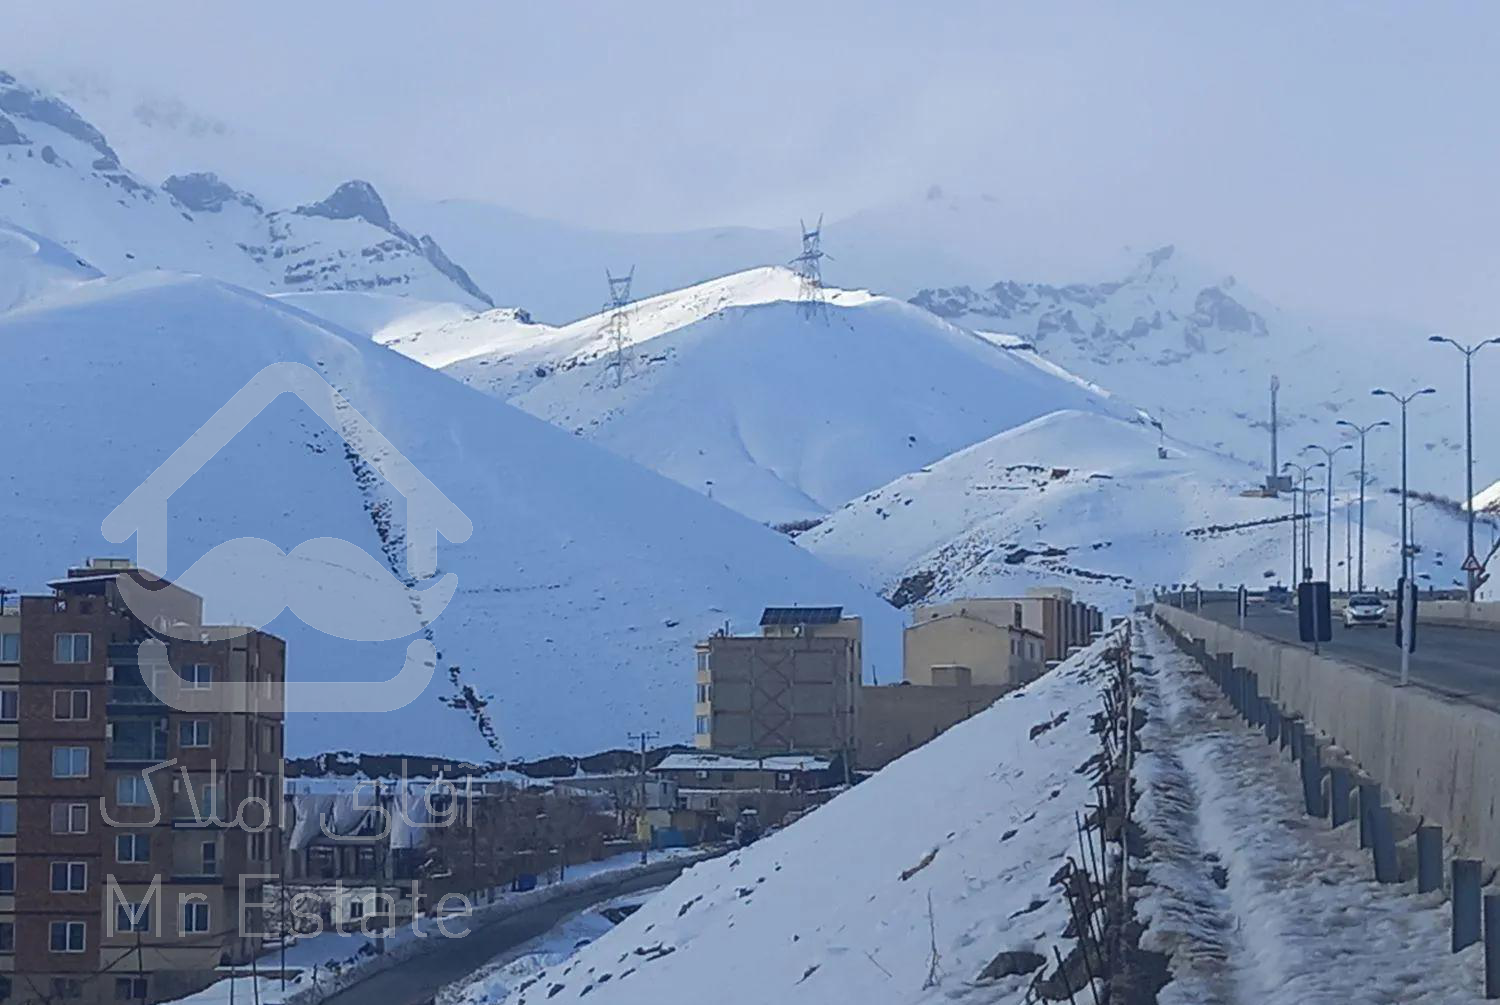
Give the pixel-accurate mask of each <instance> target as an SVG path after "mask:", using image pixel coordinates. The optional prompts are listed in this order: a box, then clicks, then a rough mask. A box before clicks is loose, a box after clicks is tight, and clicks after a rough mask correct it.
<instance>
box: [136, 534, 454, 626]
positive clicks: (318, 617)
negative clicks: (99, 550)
mask: <svg viewBox="0 0 1500 1005" xmlns="http://www.w3.org/2000/svg"><path fill="white" fill-rule="evenodd" d="M173 581H174V583H175V584H176V585H177V586H179V587H181V588H182V589H184V590H187V591H189V592H190V593H195V594H197V595H198V596H200V597H202V598H203V599H204V602H205V604H206V605H208V606H209V607H210V608H211V609H212V610H213V611H214V613H215V619H216V620H229V621H231V622H233V623H234V624H236V625H239V626H243V627H244V628H251V629H259V628H264V627H265V626H266V625H269V624H270V623H271V622H272V621H274V620H276V618H277V617H279V616H280V615H281V612H282V611H283V610H290V611H291V612H292V613H293V614H294V615H296V616H297V617H298V618H300V619H301V620H302V621H303V622H304V623H305V624H307V625H308V626H309V627H311V628H315V629H317V630H318V631H320V632H323V633H324V634H326V635H332V636H335V637H337V638H342V639H348V640H350V641H353V642H384V641H388V640H390V639H399V638H404V637H405V636H408V635H411V634H413V633H415V632H418V631H421V630H422V629H423V628H425V627H426V626H427V625H428V623H430V622H431V621H432V620H433V619H435V618H436V617H437V616H438V615H439V614H441V613H442V612H443V610H444V609H446V608H447V606H448V603H449V602H450V601H451V600H452V599H453V595H454V593H455V592H456V591H457V589H458V577H457V576H455V575H453V574H452V573H447V574H445V575H443V576H442V577H441V578H440V579H438V581H437V582H436V583H434V584H433V585H432V586H430V587H428V588H427V589H426V590H421V591H417V590H411V589H409V588H408V587H407V586H406V585H405V584H403V583H402V582H401V581H400V580H398V579H396V578H395V577H394V576H392V575H391V573H390V572H389V571H388V570H387V569H386V567H385V566H383V565H381V563H380V562H378V561H377V560H376V559H374V558H372V557H371V556H370V555H369V554H368V553H367V552H365V551H363V550H362V549H360V548H358V547H356V546H354V545H352V544H350V543H349V542H348V541H342V540H339V539H338V538H332V537H318V538H313V539H312V540H310V541H304V542H303V543H301V544H299V545H297V547H295V548H293V549H292V550H291V551H290V552H283V551H282V550H281V549H280V548H279V547H277V546H276V545H275V544H273V543H272V542H270V541H267V540H264V539H263V538H256V537H241V538H235V539H234V540H232V541H225V542H224V543H222V544H219V545H216V546H214V547H213V548H212V549H210V550H209V551H208V552H207V553H205V554H204V555H203V557H202V558H200V559H198V561H196V562H194V563H193V565H192V566H191V567H190V568H189V569H187V570H186V571H185V572H183V573H182V575H180V576H177V577H175V578H174V580H173ZM119 586H120V590H121V592H122V593H123V594H125V597H124V599H125V602H126V603H127V604H129V605H130V607H131V609H132V610H134V611H136V612H137V614H138V615H139V614H142V613H144V612H146V611H148V610H154V611H155V612H157V613H160V614H163V615H166V614H167V612H166V610H165V606H166V603H165V600H164V598H163V599H160V600H158V599H157V598H156V597H155V593H156V591H153V590H149V589H147V588H145V587H143V586H140V585H138V584H136V583H135V582H134V581H132V580H130V579H129V577H121V579H120V581H119ZM146 620H148V623H152V622H154V624H153V627H155V628H156V629H157V630H158V631H161V632H163V633H164V634H167V635H174V637H182V636H176V635H175V634H174V632H173V630H172V624H171V619H170V617H158V618H149V619H146ZM199 631H200V629H198V628H196V627H194V628H193V629H192V631H191V635H192V637H194V638H196V637H197V636H198V632H199ZM231 634H232V635H240V634H243V630H239V631H232V632H231Z"/></svg>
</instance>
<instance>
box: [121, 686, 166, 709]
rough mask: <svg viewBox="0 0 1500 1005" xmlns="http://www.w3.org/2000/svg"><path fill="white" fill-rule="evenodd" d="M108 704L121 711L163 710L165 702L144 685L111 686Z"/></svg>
mask: <svg viewBox="0 0 1500 1005" xmlns="http://www.w3.org/2000/svg"><path fill="white" fill-rule="evenodd" d="M109 704H110V706H111V707H118V708H120V709H122V710H128V709H131V708H140V709H153V710H164V709H165V708H166V707H167V706H166V702H164V701H162V700H161V699H160V698H158V697H157V696H156V694H155V693H154V692H153V691H152V690H151V689H150V688H149V687H147V686H146V685H145V684H111V685H110V686H109Z"/></svg>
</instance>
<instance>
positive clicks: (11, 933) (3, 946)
mask: <svg viewBox="0 0 1500 1005" xmlns="http://www.w3.org/2000/svg"><path fill="white" fill-rule="evenodd" d="M15 951H16V925H15V922H12V921H0V953H13V952H15ZM4 1000H5V999H4V998H0V1001H4Z"/></svg>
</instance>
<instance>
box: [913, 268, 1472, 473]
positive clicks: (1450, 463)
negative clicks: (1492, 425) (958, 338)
mask: <svg viewBox="0 0 1500 1005" xmlns="http://www.w3.org/2000/svg"><path fill="white" fill-rule="evenodd" d="M913 302H914V303H916V304H919V305H920V306H922V307H925V308H926V309H928V310H930V311H932V312H934V313H935V314H938V315H940V316H942V317H945V318H949V319H951V320H953V321H955V322H956V323H959V324H963V325H966V326H968V327H971V328H975V329H984V330H992V331H997V332H1003V333H1006V334H1008V335H1012V336H1017V337H1019V338H1021V339H1024V340H1026V341H1028V342H1030V343H1032V344H1034V345H1035V346H1036V349H1037V351H1038V352H1039V353H1040V354H1041V355H1042V356H1043V357H1045V358H1047V359H1049V360H1052V361H1053V362H1056V363H1058V364H1060V365H1061V366H1063V367H1065V368H1066V369H1068V370H1070V371H1072V372H1074V373H1077V374H1079V375H1080V376H1083V377H1085V378H1088V379H1090V380H1093V381H1095V382H1097V383H1100V384H1102V385H1104V386H1106V387H1109V388H1111V389H1113V390H1115V391H1116V392H1118V393H1123V394H1128V396H1129V397H1130V399H1131V401H1133V402H1135V403H1136V404H1138V405H1139V406H1141V407H1142V408H1145V409H1147V410H1149V411H1150V412H1151V413H1152V414H1153V415H1156V416H1158V417H1159V418H1160V419H1161V420H1162V421H1163V423H1164V425H1165V427H1166V431H1167V434H1168V435H1170V436H1176V437H1179V438H1180V439H1182V440H1185V441H1187V442H1191V443H1196V444H1198V445H1200V446H1204V447H1208V448H1210V449H1214V450H1217V451H1221V452H1227V453H1231V454H1233V455H1234V456H1236V457H1239V458H1240V459H1242V460H1245V461H1247V462H1249V463H1251V464H1254V465H1256V466H1258V467H1259V469H1260V470H1259V474H1258V477H1257V480H1259V479H1261V478H1264V476H1265V473H1266V471H1265V469H1266V466H1267V464H1268V458H1269V455H1270V434H1269V432H1268V428H1269V427H1268V425H1267V422H1268V419H1269V410H1270V409H1269V393H1270V392H1269V385H1270V381H1271V378H1272V376H1273V375H1276V376H1279V377H1280V378H1281V385H1282V386H1281V396H1280V406H1281V409H1280V411H1281V415H1280V418H1281V427H1282V439H1281V445H1282V450H1281V456H1282V458H1283V459H1294V458H1295V455H1296V453H1297V451H1299V450H1301V448H1302V447H1303V446H1304V445H1305V444H1307V443H1309V442H1316V443H1335V442H1337V441H1338V440H1340V439H1341V438H1342V435H1341V432H1340V431H1339V430H1337V429H1335V428H1334V425H1333V422H1334V420H1335V419H1338V418H1347V419H1349V420H1351V421H1354V422H1358V423H1361V424H1364V423H1368V422H1372V421H1374V420H1376V419H1389V420H1391V421H1393V422H1394V421H1395V420H1396V419H1397V418H1398V417H1399V414H1398V412H1397V410H1396V408H1395V407H1394V406H1393V405H1392V403H1391V402H1390V401H1389V400H1388V399H1380V400H1377V399H1373V398H1372V397H1371V396H1370V391H1371V389H1372V388H1375V387H1377V386H1387V387H1390V388H1391V389H1393V390H1396V391H1401V392H1405V391H1408V390H1412V389H1415V388H1418V387H1421V386H1423V385H1424V384H1430V385H1432V386H1434V387H1436V388H1438V390H1439V392H1440V398H1436V399H1433V398H1429V399H1424V400H1422V401H1419V402H1418V403H1417V404H1415V405H1414V406H1413V408H1412V419H1411V421H1412V448H1413V450H1412V458H1411V464H1412V476H1411V477H1412V485H1413V487H1414V488H1420V489H1425V490H1430V491H1436V492H1439V493H1441V494H1444V495H1447V496H1449V497H1451V498H1458V497H1460V496H1461V495H1462V493H1461V491H1455V489H1456V488H1457V487H1458V486H1461V485H1462V484H1463V480H1462V475H1463V467H1462V463H1463V462H1462V446H1463V441H1462V434H1463V413H1462V403H1463V384H1462V375H1463V370H1462V366H1461V361H1460V360H1459V359H1458V356H1457V354H1456V353H1454V352H1453V351H1452V350H1451V349H1446V348H1445V347H1439V346H1431V345H1428V344H1427V342H1426V340H1425V337H1424V335H1425V333H1422V332H1419V331H1413V330H1407V329H1405V328H1403V327H1401V326H1398V325H1391V324H1385V325H1382V326H1372V325H1368V324H1363V325H1353V324H1349V323H1344V322H1324V321H1318V320H1312V319H1307V318H1302V317H1298V316H1295V315H1292V314H1289V313H1287V312H1285V311H1282V310H1280V309H1279V308H1277V307H1276V306H1275V305H1273V304H1270V303H1268V302H1266V301H1265V300H1263V299H1262V298H1260V297H1258V296H1256V295H1255V294H1254V292H1253V291H1250V290H1247V289H1246V288H1245V287H1244V286H1243V284H1240V283H1238V282H1236V281H1235V280H1234V279H1233V278H1232V277H1224V276H1223V275H1222V274H1221V273H1216V272H1214V271H1212V270H1210V269H1208V268H1206V267H1204V266H1202V265H1200V264H1198V263H1195V262H1193V261H1191V260H1189V259H1187V257H1186V256H1184V255H1183V254H1182V253H1181V252H1180V251H1177V250H1176V249H1174V248H1172V247H1170V246H1169V247H1164V248H1159V249H1157V250H1156V251H1153V252H1151V253H1150V254H1148V255H1146V256H1145V257H1144V258H1143V259H1142V260H1141V261H1140V262H1139V264H1138V265H1137V266H1136V267H1135V268H1134V269H1133V270H1132V271H1131V272H1130V273H1128V274H1127V275H1126V276H1124V277H1123V278H1122V279H1120V280H1117V281H1113V282H1105V283H1093V284H1083V283H1077V284H1070V285H1048V284H1044V283H1016V282H998V283H995V284H993V285H992V286H989V287H986V288H983V289H975V288H972V287H967V286H959V287H951V288H946V289H929V290H923V291H922V292H921V293H919V294H918V295H917V296H916V297H914V298H913ZM1396 446H1397V441H1396V439H1395V438H1394V437H1393V436H1390V435H1388V434H1377V435H1376V436H1375V437H1374V438H1372V439H1371V441H1370V449H1371V464H1372V468H1373V469H1374V472H1375V476H1376V477H1377V478H1379V479H1380V483H1381V485H1382V487H1383V486H1387V485H1390V484H1392V483H1393V482H1394V480H1395V474H1396V465H1397V463H1398V459H1397V455H1396V452H1395V451H1396ZM1477 460H1478V462H1479V463H1478V466H1479V471H1480V472H1481V473H1484V472H1487V471H1489V472H1494V471H1500V445H1495V444H1485V445H1483V446H1482V447H1481V448H1480V450H1479V453H1478V458H1477Z"/></svg>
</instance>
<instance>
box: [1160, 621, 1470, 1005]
mask: <svg viewBox="0 0 1500 1005" xmlns="http://www.w3.org/2000/svg"><path fill="white" fill-rule="evenodd" d="M1137 624H1138V630H1137V633H1136V634H1137V639H1138V640H1139V641H1138V642H1137V644H1136V651H1137V652H1145V653H1148V654H1150V655H1152V656H1153V657H1154V659H1153V660H1152V661H1151V664H1150V665H1151V667H1152V668H1153V669H1154V673H1151V674H1140V675H1138V677H1137V680H1138V682H1139V685H1138V686H1139V687H1140V688H1141V698H1140V699H1139V701H1140V705H1139V706H1138V707H1141V708H1144V709H1145V711H1146V714H1147V720H1146V725H1145V727H1144V728H1143V729H1142V731H1141V735H1140V740H1141V745H1142V747H1143V752H1142V753H1141V754H1140V755H1138V757H1137V758H1136V762H1135V772H1136V773H1135V778H1136V785H1137V791H1138V793H1139V800H1138V802H1137V804H1136V814H1135V819H1136V821H1137V822H1138V823H1139V824H1140V826H1141V827H1142V828H1143V829H1144V831H1145V839H1146V841H1147V843H1148V846H1149V848H1150V858H1149V859H1147V860H1145V862H1144V865H1145V868H1146V874H1147V885H1146V886H1145V887H1144V888H1143V889H1142V890H1140V898H1141V899H1140V901H1139V903H1138V906H1137V914H1138V916H1139V917H1140V918H1141V920H1142V921H1144V922H1146V923H1147V924H1148V926H1149V927H1148V928H1147V930H1146V934H1145V936H1144V937H1143V939H1142V941H1141V945H1142V947H1143V948H1147V949H1153V950H1156V951H1158V952H1164V953H1167V954H1168V955H1169V957H1170V962H1169V965H1170V967H1171V970H1172V972H1173V975H1174V977H1175V979H1174V980H1173V982H1172V983H1170V984H1168V985H1167V986H1166V987H1165V988H1164V989H1163V990H1162V992H1161V995H1160V997H1159V999H1158V1000H1159V1001H1160V1002H1161V1005H1238V1003H1244V1005H1250V1003H1254V1005H1344V1003H1345V1002H1350V1001H1358V1002H1362V1003H1371V1005H1380V1003H1392V1005H1394V1003H1403V1005H1406V1003H1429V1005H1439V1003H1442V1005H1450V1003H1455V1002H1465V1001H1475V1000H1477V999H1478V994H1477V991H1478V990H1479V989H1480V988H1482V987H1483V951H1482V949H1481V947H1479V946H1474V947H1471V948H1469V949H1467V950H1465V951H1464V952H1463V953H1460V954H1458V955H1457V956H1454V955H1451V954H1450V953H1449V947H1448V942H1449V927H1448V926H1449V908H1448V906H1447V904H1446V903H1445V902H1444V901H1443V899H1442V896H1441V894H1424V895H1418V894H1416V893H1415V892H1414V890H1415V884H1414V882H1413V883H1407V884H1405V885H1402V886H1399V887H1393V886H1382V885H1380V884H1378V883H1376V882H1375V880H1374V878H1373V869H1372V867H1371V865H1370V860H1369V855H1368V853H1365V852H1361V851H1360V850H1359V839H1358V826H1357V824H1355V823H1350V824H1347V825H1345V826H1344V827H1342V828H1340V829H1339V830H1338V831H1331V830H1329V829H1328V825H1327V823H1326V822H1325V821H1319V820H1314V819H1312V818H1311V817H1308V816H1306V815H1305V814H1304V813H1303V809H1302V801H1301V800H1302V796H1301V789H1300V781H1299V779H1298V777H1297V774H1296V771H1295V770H1294V769H1293V767H1292V765H1291V762H1290V761H1289V760H1287V759H1285V758H1283V757H1280V756H1278V753H1277V746H1276V745H1275V744H1267V743H1266V742H1265V738H1264V736H1263V735H1261V734H1259V733H1256V732H1254V731H1252V730H1250V729H1248V728H1245V727H1244V726H1243V725H1242V724H1241V722H1240V720H1239V719H1237V718H1236V717H1235V716H1234V713H1233V711H1232V710H1231V709H1230V708H1229V705H1228V703H1227V701H1225V700H1224V699H1223V697H1222V696H1221V695H1220V693H1219V691H1218V690H1217V688H1215V687H1214V685H1213V683H1212V681H1210V680H1209V678H1208V676H1207V675H1206V674H1205V673H1203V672H1202V670H1201V669H1200V668H1199V667H1198V666H1197V665H1196V664H1195V663H1194V662H1193V661H1192V660H1190V659H1188V657H1187V656H1186V655H1184V654H1183V653H1182V652H1181V651H1180V650H1178V649H1177V648H1176V647H1175V646H1174V645H1173V644H1172V642H1171V641H1170V640H1169V639H1168V638H1167V637H1166V635H1165V634H1164V633H1163V632H1161V630H1160V629H1158V628H1157V627H1156V626H1155V625H1154V624H1150V623H1148V622H1147V621H1146V620H1145V619H1139V620H1138V622H1137ZM1141 864H1142V863H1141V862H1139V861H1137V862H1134V863H1133V865H1135V866H1140V865H1141Z"/></svg>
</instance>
